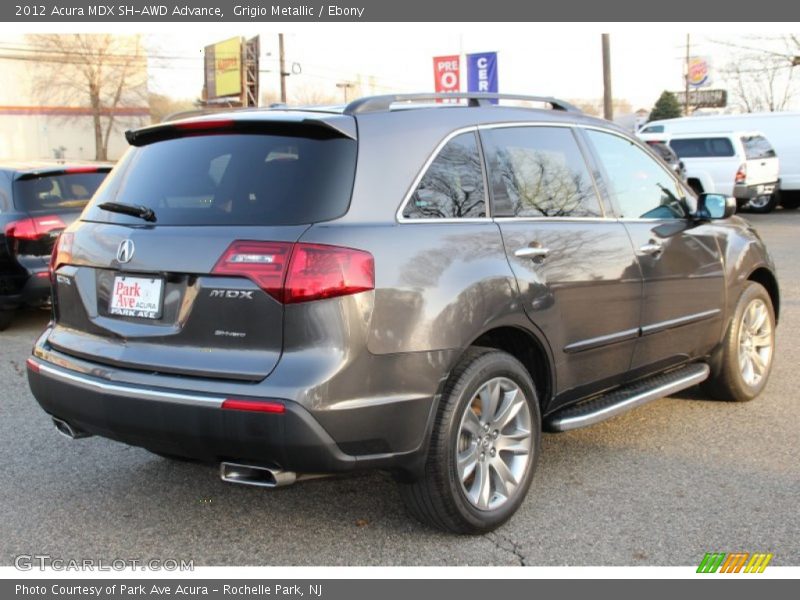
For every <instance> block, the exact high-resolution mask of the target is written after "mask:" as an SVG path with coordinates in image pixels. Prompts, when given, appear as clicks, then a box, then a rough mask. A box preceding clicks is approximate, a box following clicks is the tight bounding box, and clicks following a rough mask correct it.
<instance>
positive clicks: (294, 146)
mask: <svg viewBox="0 0 800 600" xmlns="http://www.w3.org/2000/svg"><path fill="white" fill-rule="evenodd" d="M355 162H356V142H355V141H354V140H351V139H348V138H342V137H331V136H323V137H315V138H311V137H300V136H287V135H264V134H247V133H244V134H239V133H237V134H225V135H203V136H189V137H182V138H176V139H169V140H165V141H160V142H156V143H153V144H150V145H146V146H142V147H138V148H132V149H131V150H129V151H128V153H127V154H126V156H125V157H124V159H123V160H122V162H121V164H120V165H119V166H118V167H117V169H115V171H114V175H112V177H111V178H110V179H109V181H108V185H106V186H104V187H103V188H102V189H101V190H100V192H99V193H98V194H97V196H96V197H95V199H94V201H93V202H92V204H91V205H90V206H89V208H88V209H87V210H86V212H85V213H84V214H83V217H82V218H83V220H85V221H100V222H109V223H124V224H134V223H136V224H140V223H141V220H140V219H137V218H136V217H132V216H130V215H125V214H121V213H118V212H109V211H104V210H102V209H100V208H99V205H100V204H102V203H104V202H117V203H123V204H130V205H135V206H143V207H146V208H150V209H152V210H153V211H154V212H155V215H156V219H157V221H156V223H155V225H156V226H158V225H300V224H306V223H314V222H318V221H326V220H330V219H334V218H337V217H340V216H342V215H343V214H344V213H345V212H347V208H348V206H349V203H350V195H351V193H352V188H353V178H354V176H355Z"/></svg>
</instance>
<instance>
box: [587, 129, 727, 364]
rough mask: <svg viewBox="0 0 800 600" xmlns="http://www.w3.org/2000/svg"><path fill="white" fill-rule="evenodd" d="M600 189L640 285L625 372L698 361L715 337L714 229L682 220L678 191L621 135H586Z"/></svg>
mask: <svg viewBox="0 0 800 600" xmlns="http://www.w3.org/2000/svg"><path fill="white" fill-rule="evenodd" d="M585 135H586V137H587V139H588V140H589V142H590V144H591V146H592V148H593V149H594V154H595V156H596V157H597V160H598V162H599V164H600V165H601V168H602V173H603V180H604V181H605V186H604V188H605V189H606V190H607V191H608V194H609V197H610V198H611V200H612V203H613V205H614V207H615V211H616V212H617V214H618V215H619V217H620V222H621V223H622V224H624V226H625V228H626V229H627V231H628V233H629V234H630V237H631V240H632V242H633V247H634V250H635V252H636V254H637V258H638V262H639V265H640V267H641V272H642V277H643V279H644V294H643V302H642V312H641V321H640V326H641V338H640V340H639V342H638V344H637V346H636V353H635V355H634V358H633V363H632V368H633V369H642V370H658V369H661V368H664V367H666V366H669V365H671V364H676V363H679V362H682V361H685V360H686V359H688V358H691V357H695V356H701V355H703V354H704V353H706V352H707V351H709V350H710V349H711V348H712V347H713V346H714V345H715V344H716V343H717V342H718V341H719V340H720V338H721V331H722V317H723V309H724V307H725V278H724V271H723V264H722V256H721V252H720V249H719V244H718V242H717V237H716V236H717V228H716V227H715V226H714V225H711V224H708V223H695V222H693V221H691V220H690V219H688V218H687V217H688V214H687V209H686V204H684V202H689V201H692V200H684V197H685V196H686V193H685V190H684V188H683V187H682V185H681V184H680V183H679V182H678V181H677V180H676V179H675V178H674V177H673V176H672V174H671V173H669V171H668V170H667V169H665V168H664V167H663V165H661V164H660V163H659V162H657V161H656V160H654V159H653V158H652V157H651V156H650V155H649V153H647V152H645V151H644V149H642V148H640V147H638V146H637V145H636V144H635V143H633V142H631V141H630V140H628V139H627V138H625V137H622V136H618V135H615V134H612V133H608V132H603V131H597V130H586V131H585Z"/></svg>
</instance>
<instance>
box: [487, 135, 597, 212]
mask: <svg viewBox="0 0 800 600" xmlns="http://www.w3.org/2000/svg"><path fill="white" fill-rule="evenodd" d="M482 135H483V136H484V139H485V140H486V142H487V148H488V155H489V157H490V159H489V172H490V182H491V186H492V200H493V205H492V207H493V211H492V213H493V214H494V215H495V216H513V217H599V216H601V211H600V204H599V202H598V198H597V194H596V193H595V189H594V184H593V182H592V178H591V176H590V175H589V170H588V168H587V166H586V162H585V161H584V159H583V155H582V154H581V151H580V148H579V147H578V144H577V142H576V141H575V136H574V134H573V133H572V130H571V129H569V128H566V127H509V128H506V129H491V130H488V131H486V132H484V133H482Z"/></svg>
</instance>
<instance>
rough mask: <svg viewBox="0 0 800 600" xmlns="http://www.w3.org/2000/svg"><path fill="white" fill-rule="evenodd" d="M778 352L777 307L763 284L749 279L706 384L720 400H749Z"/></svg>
mask: <svg viewBox="0 0 800 600" xmlns="http://www.w3.org/2000/svg"><path fill="white" fill-rule="evenodd" d="M774 354H775V309H774V308H773V306H772V300H771V298H770V297H769V294H768V293H767V290H766V289H764V286H762V285H761V284H758V283H755V282H752V281H751V282H748V284H747V287H745V289H744V291H743V292H742V295H741V296H740V297H739V301H738V302H737V303H736V310H735V311H734V314H733V318H732V319H731V322H730V324H729V325H728V331H727V332H726V334H725V339H724V340H723V342H722V346H721V347H720V349H719V350H718V353H717V355H716V356H715V357H714V360H713V361H712V364H713V368H712V374H711V377H709V379H707V380H706V381H705V382H704V383H703V388H704V389H705V390H706V391H707V392H708V393H709V394H710V395H711V396H712V397H714V398H716V399H718V400H727V401H730V402H748V401H750V400H752V399H753V398H755V397H756V396H758V395H759V394H760V393H761V391H762V390H763V389H764V386H766V385H767V380H768V379H769V374H770V371H771V370H772V359H773V356H774Z"/></svg>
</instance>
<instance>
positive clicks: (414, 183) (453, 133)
mask: <svg viewBox="0 0 800 600" xmlns="http://www.w3.org/2000/svg"><path fill="white" fill-rule="evenodd" d="M464 133H472V134H473V135H474V136H475V146H476V147H477V149H478V157H479V159H480V163H481V177H482V178H483V189H484V194H483V203H484V205H485V212H486V216H485V217H464V218H457V217H445V218H442V219H437V218H435V217H426V218H422V219H410V218H408V217H405V216H403V211H405V209H406V205H407V204H408V203H409V202H410V201H411V198H412V197H413V196H414V192H416V191H417V187H418V186H419V184H420V182H421V181H422V178H423V177H425V174H426V173H427V172H428V169H429V168H430V166H431V165H432V164H433V162H434V161H435V160H436V159H437V158H439V154H440V153H441V151H442V150H443V149H444V147H445V146H446V145H447V144H448V143H449V142H450V140H452V139H453V138H456V137H458V136H459V135H462V134H464ZM485 163H486V161H485V158H484V156H483V146H482V144H481V138H480V136H479V135H478V126H477V125H470V126H469V127H462V128H460V129H456V130H454V131H451V132H450V133H448V134H447V135H446V136H445V137H444V138H443V139H442V141H440V142H439V143H438V144H437V146H436V148H434V149H433V152H431V154H430V156H428V159H427V160H426V161H425V163H424V164H423V165H422V168H421V169H420V171H419V173H417V176H416V177H415V178H414V180H413V181H412V183H411V187H410V188H409V190H408V191H407V192H406V195H405V197H404V198H403V201H402V202H401V203H400V207H399V208H398V209H397V211H396V212H395V219H396V220H397V222H398V223H487V222H491V221H492V215H491V212H490V209H491V203H490V202H489V188H488V181H487V177H488V173H487V172H486V164H485Z"/></svg>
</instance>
